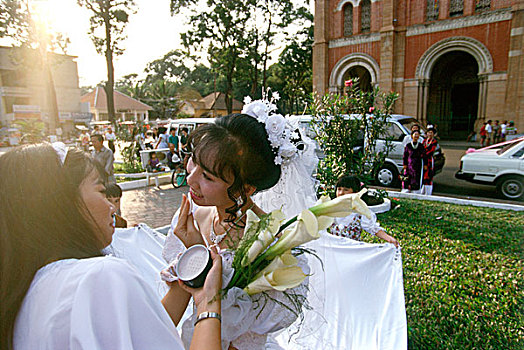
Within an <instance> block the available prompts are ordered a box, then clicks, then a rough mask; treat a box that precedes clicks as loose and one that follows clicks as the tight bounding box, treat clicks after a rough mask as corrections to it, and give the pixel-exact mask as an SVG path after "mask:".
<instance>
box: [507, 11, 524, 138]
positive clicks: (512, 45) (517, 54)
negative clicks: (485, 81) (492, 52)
mask: <svg viewBox="0 0 524 350" xmlns="http://www.w3.org/2000/svg"><path fill="white" fill-rule="evenodd" d="M512 15H513V18H512V19H511V34H510V42H509V52H508V80H507V85H506V100H505V106H506V110H505V111H504V112H505V113H504V115H505V118H504V119H507V120H513V121H514V122H515V126H516V127H517V130H518V132H519V133H521V132H523V131H524V1H520V2H519V4H515V5H513V8H512Z"/></svg>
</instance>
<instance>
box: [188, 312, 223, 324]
mask: <svg viewBox="0 0 524 350" xmlns="http://www.w3.org/2000/svg"><path fill="white" fill-rule="evenodd" d="M207 318H216V319H218V321H219V322H222V317H221V316H220V314H219V313H218V312H209V311H204V312H202V313H201V314H200V315H198V317H197V319H196V321H195V324H194V325H195V326H196V325H197V323H198V322H200V321H202V320H205V319H207Z"/></svg>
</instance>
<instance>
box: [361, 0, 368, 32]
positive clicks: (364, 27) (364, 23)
mask: <svg viewBox="0 0 524 350" xmlns="http://www.w3.org/2000/svg"><path fill="white" fill-rule="evenodd" d="M370 29H371V1H370V0H362V2H361V3H360V31H361V32H362V33H365V32H369V30H370Z"/></svg>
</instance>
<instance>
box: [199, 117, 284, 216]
mask: <svg viewBox="0 0 524 350" xmlns="http://www.w3.org/2000/svg"><path fill="white" fill-rule="evenodd" d="M189 142H190V144H191V145H192V149H193V161H194V162H195V163H196V164H198V165H200V166H201V167H202V168H204V169H206V171H208V172H210V173H211V174H213V175H215V176H218V177H219V178H221V179H222V180H224V181H228V180H227V179H229V180H230V179H231V178H233V183H232V184H231V186H230V187H229V188H228V191H227V193H228V196H229V198H230V199H231V200H232V201H233V202H235V205H234V206H232V207H230V208H227V210H226V212H227V213H229V214H230V217H229V218H228V220H229V221H232V220H234V219H235V215H236V212H237V211H238V209H239V208H240V206H239V205H238V204H237V198H238V196H240V197H241V198H242V202H243V203H246V200H247V196H246V194H245V192H244V185H246V184H247V185H251V186H253V187H255V188H256V190H257V191H262V190H266V189H268V188H271V187H273V186H274V185H275V184H276V183H277V182H278V179H279V178H280V172H281V169H280V165H277V164H275V152H274V150H273V149H272V147H271V145H270V144H269V140H268V135H267V132H266V129H265V126H264V124H263V123H260V122H258V121H257V120H256V119H255V118H253V117H251V116H249V115H247V114H230V115H227V116H225V117H219V118H216V120H215V122H214V123H210V124H206V125H202V126H200V127H198V128H197V129H196V130H195V131H194V132H192V133H191V135H190V139H189Z"/></svg>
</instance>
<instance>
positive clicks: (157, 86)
mask: <svg viewBox="0 0 524 350" xmlns="http://www.w3.org/2000/svg"><path fill="white" fill-rule="evenodd" d="M177 89H178V84H176V83H174V82H172V81H166V80H157V81H155V82H154V83H153V84H151V85H149V87H148V90H147V97H146V98H145V99H144V102H145V103H148V104H150V105H151V106H152V107H153V108H154V112H155V113H154V114H156V116H157V117H158V118H161V119H167V118H173V117H175V116H176V115H177V114H178V113H179V112H180V109H181V108H182V103H181V101H180V100H179V99H178V97H177Z"/></svg>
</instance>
